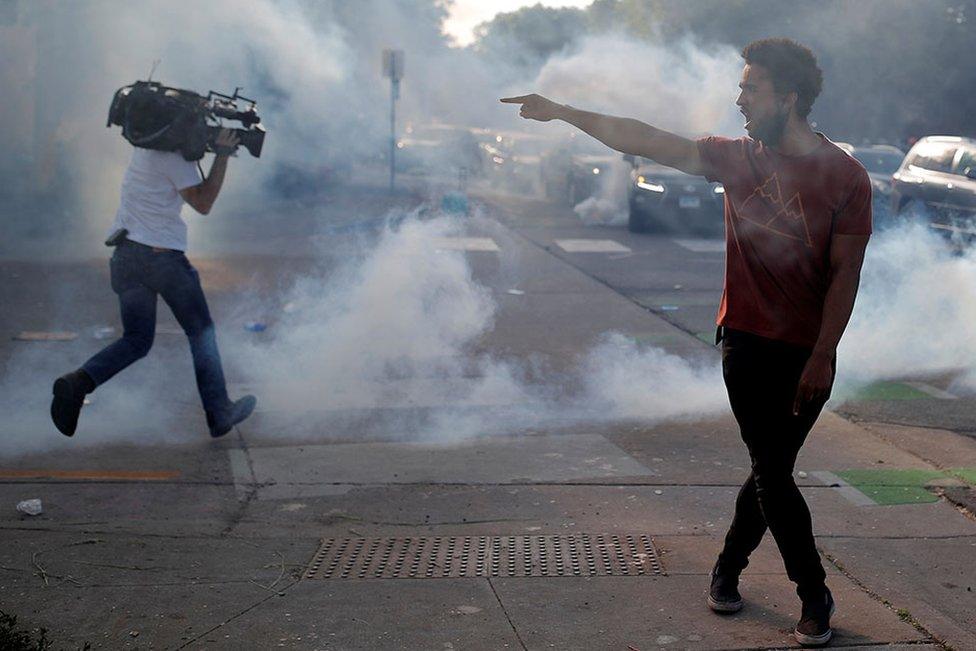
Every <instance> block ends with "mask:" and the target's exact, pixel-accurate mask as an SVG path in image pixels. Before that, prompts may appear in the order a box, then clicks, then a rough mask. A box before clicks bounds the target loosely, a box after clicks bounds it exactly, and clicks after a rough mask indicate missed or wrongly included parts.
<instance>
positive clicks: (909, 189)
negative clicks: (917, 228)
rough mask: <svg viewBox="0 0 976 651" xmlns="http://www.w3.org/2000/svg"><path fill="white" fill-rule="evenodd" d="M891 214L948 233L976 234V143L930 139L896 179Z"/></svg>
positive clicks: (913, 150) (910, 157) (912, 154)
mask: <svg viewBox="0 0 976 651" xmlns="http://www.w3.org/2000/svg"><path fill="white" fill-rule="evenodd" d="M891 211H892V213H893V214H896V215H897V214H902V215H906V216H910V217H915V218H921V219H924V220H926V221H927V222H928V223H929V225H931V226H932V227H933V228H936V229H939V230H941V231H943V232H945V233H946V234H953V233H957V234H961V235H966V236H972V235H976V140H973V139H972V138H960V137H957V136H927V137H925V138H922V139H921V140H919V141H918V142H917V143H915V146H914V147H912V148H911V150H910V151H909V152H908V155H907V156H905V160H904V161H903V162H902V164H901V167H899V168H898V171H897V172H895V174H894V176H893V177H892V188H891Z"/></svg>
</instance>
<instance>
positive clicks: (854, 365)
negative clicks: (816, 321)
mask: <svg viewBox="0 0 976 651" xmlns="http://www.w3.org/2000/svg"><path fill="white" fill-rule="evenodd" d="M973 296H976V249H973V248H967V249H963V250H962V251H959V250H958V249H957V248H956V247H953V246H950V245H949V243H948V242H947V241H946V240H945V239H944V238H942V237H940V236H939V235H938V234H936V233H935V231H933V230H932V229H930V228H928V227H925V226H923V225H919V224H906V225H903V226H900V227H898V228H894V229H890V230H886V231H881V232H879V233H877V234H876V235H874V236H873V238H872V240H871V242H870V244H869V245H868V250H867V255H866V257H865V262H864V268H863V271H862V278H861V289H860V291H859V293H858V297H857V304H856V306H855V310H854V314H853V317H852V319H851V324H850V326H849V327H848V331H847V333H846V335H845V337H844V338H843V340H842V341H841V346H840V350H839V357H840V359H841V369H842V371H843V374H842V377H841V378H840V379H842V380H843V381H844V382H845V383H849V384H854V385H861V384H868V383H870V382H873V381H877V380H886V379H897V378H904V377H916V378H918V377H924V376H926V375H936V374H943V373H950V374H952V375H954V376H955V377H956V381H955V383H954V389H957V390H960V391H966V392H973V391H974V390H976V339H974V338H973V336H972V329H973V323H976V302H974V301H973V300H972V297H973Z"/></svg>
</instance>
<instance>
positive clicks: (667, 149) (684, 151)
mask: <svg viewBox="0 0 976 651" xmlns="http://www.w3.org/2000/svg"><path fill="white" fill-rule="evenodd" d="M501 101H502V102H504V103H506V104H520V105H521V110H520V111H519V115H521V116H522V117H523V118H526V119H529V120H539V121H540V122H548V121H550V120H562V121H564V122H567V123H569V124H572V125H573V126H574V127H577V128H578V129H580V130H582V131H584V132H586V133H588V134H590V135H591V136H593V137H594V138H596V139H597V140H599V141H600V142H602V143H603V144H605V145H606V146H607V147H610V148H611V149H616V150H617V151H619V152H623V153H624V154H631V155H632V156H642V157H644V158H650V159H651V160H653V161H656V162H658V163H660V164H662V165H667V166H668V167H674V168H676V169H679V170H681V171H682V172H687V173H688V174H696V175H702V174H704V173H705V171H704V168H703V164H702V160H701V156H700V155H699V153H698V145H697V143H695V142H694V141H693V140H689V139H688V138H682V137H681V136H678V135H675V134H673V133H669V132H667V131H664V130H662V129H657V128H655V127H652V126H651V125H649V124H645V123H643V122H641V121H640V120H634V119H632V118H618V117H614V116H612V115H603V114H602V113H592V112H590V111H581V110H579V109H576V108H573V107H572V106H569V105H566V104H557V103H556V102H553V101H552V100H549V99H546V98H545V97H543V96H541V95H535V94H532V95H521V96H519V97H505V98H502V100H501Z"/></svg>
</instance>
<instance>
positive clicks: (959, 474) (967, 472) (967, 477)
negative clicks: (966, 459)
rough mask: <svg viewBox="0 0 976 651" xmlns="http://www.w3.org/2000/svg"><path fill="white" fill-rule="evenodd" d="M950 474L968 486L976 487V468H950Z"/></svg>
mask: <svg viewBox="0 0 976 651" xmlns="http://www.w3.org/2000/svg"><path fill="white" fill-rule="evenodd" d="M948 473H949V474H950V475H952V476H953V477H955V478H957V479H961V480H963V481H964V482H966V483H967V484H972V485H973V486H976V468H949V470H948Z"/></svg>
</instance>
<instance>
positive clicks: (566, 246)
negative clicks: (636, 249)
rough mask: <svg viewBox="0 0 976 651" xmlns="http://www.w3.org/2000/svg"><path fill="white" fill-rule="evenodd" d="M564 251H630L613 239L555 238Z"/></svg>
mask: <svg viewBox="0 0 976 651" xmlns="http://www.w3.org/2000/svg"><path fill="white" fill-rule="evenodd" d="M556 245H557V246H558V247H559V248H561V249H562V250H563V251H565V252H566V253H630V248H629V247H626V246H624V245H623V244H621V243H620V242H617V241H615V240H589V239H587V240H556Z"/></svg>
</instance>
